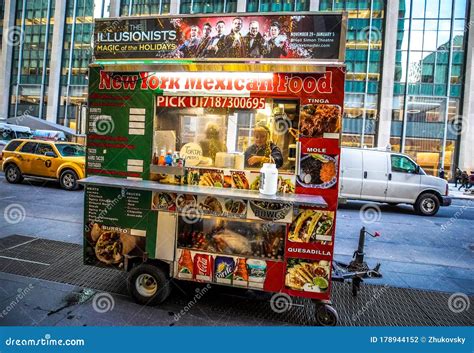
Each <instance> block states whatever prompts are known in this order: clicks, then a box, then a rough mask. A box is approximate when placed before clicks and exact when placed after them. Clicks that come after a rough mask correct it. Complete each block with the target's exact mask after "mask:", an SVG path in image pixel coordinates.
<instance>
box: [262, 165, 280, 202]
mask: <svg viewBox="0 0 474 353" xmlns="http://www.w3.org/2000/svg"><path fill="white" fill-rule="evenodd" d="M259 190H260V193H261V194H264V195H275V194H276V192H277V190H278V169H277V167H276V164H274V163H263V167H262V168H261V169H260V189H259Z"/></svg>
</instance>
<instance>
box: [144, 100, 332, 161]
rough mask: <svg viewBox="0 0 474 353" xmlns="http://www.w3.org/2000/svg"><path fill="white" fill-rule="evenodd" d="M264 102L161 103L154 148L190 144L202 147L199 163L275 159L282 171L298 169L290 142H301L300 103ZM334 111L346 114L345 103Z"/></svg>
mask: <svg viewBox="0 0 474 353" xmlns="http://www.w3.org/2000/svg"><path fill="white" fill-rule="evenodd" d="M261 103H264V104H262V105H261V106H260V108H259V109H230V108H229V109H227V108H189V109H175V108H160V109H161V110H160V119H157V120H156V121H155V129H156V132H155V141H154V152H153V153H154V154H156V155H158V156H159V153H160V150H161V149H162V148H165V149H166V150H169V149H171V150H176V151H180V150H181V149H182V148H183V146H185V145H188V146H194V147H193V148H197V149H198V150H201V151H202V152H201V153H199V154H200V155H201V156H202V157H200V158H199V159H198V160H197V163H196V166H197V167H203V168H205V167H217V168H231V169H232V168H235V169H244V168H245V169H260V168H261V166H262V163H264V162H267V161H269V160H270V159H273V160H274V161H275V164H276V165H277V167H278V168H279V169H280V170H294V167H295V160H294V158H292V157H291V156H292V155H293V153H294V152H295V151H294V148H293V147H290V146H293V145H294V144H295V143H296V136H297V131H298V122H299V119H298V116H299V114H300V113H299V105H298V103H297V101H293V100H285V101H279V100H278V101H277V100H272V99H266V100H265V101H262V102H261ZM261 103H259V104H261ZM335 108H336V107H335ZM334 112H335V114H336V115H337V116H340V110H339V108H337V109H335V111H334ZM307 114H313V115H312V116H314V117H315V118H316V117H317V116H319V115H318V114H317V112H316V111H312V112H308V113H307ZM338 114H339V115H338ZM336 115H335V116H336ZM337 119H338V118H336V120H337ZM312 133H313V134H314V133H317V132H314V131H313V132H312ZM197 145H198V146H199V147H196V146H197ZM188 164H189V163H188Z"/></svg>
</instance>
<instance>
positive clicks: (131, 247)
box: [85, 223, 145, 268]
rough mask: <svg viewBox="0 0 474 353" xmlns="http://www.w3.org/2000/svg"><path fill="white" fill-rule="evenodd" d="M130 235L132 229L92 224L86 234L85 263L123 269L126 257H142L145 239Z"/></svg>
mask: <svg viewBox="0 0 474 353" xmlns="http://www.w3.org/2000/svg"><path fill="white" fill-rule="evenodd" d="M130 233H131V230H130V229H120V228H118V227H114V226H107V225H105V224H99V223H91V224H90V225H89V227H88V231H87V233H86V240H87V242H86V248H85V262H86V263H89V264H91V265H94V264H98V265H112V266H114V267H117V268H123V263H124V260H125V256H142V255H143V253H144V251H145V237H142V236H134V235H131V234H130Z"/></svg>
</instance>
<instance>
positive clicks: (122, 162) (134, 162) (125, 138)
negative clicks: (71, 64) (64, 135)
mask: <svg viewBox="0 0 474 353" xmlns="http://www.w3.org/2000/svg"><path fill="white" fill-rule="evenodd" d="M112 80H113V79H112ZM90 82H91V84H90V86H89V114H88V119H87V150H86V169H87V170H86V171H87V175H89V176H91V175H102V176H112V177H119V178H129V179H144V178H146V177H147V176H148V174H149V173H148V170H149V165H150V160H151V156H150V151H151V148H152V135H153V115H154V110H153V102H154V100H153V96H152V95H151V94H150V93H149V92H146V91H144V92H142V93H141V94H139V95H131V94H130V93H126V92H127V89H124V90H122V89H111V90H109V91H107V92H106V93H105V92H103V91H104V90H103V87H101V83H100V80H99V71H98V70H97V69H94V68H91V70H90Z"/></svg>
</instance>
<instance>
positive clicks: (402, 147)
mask: <svg viewBox="0 0 474 353" xmlns="http://www.w3.org/2000/svg"><path fill="white" fill-rule="evenodd" d="M412 19H413V1H411V3H410V21H409V22H408V23H409V26H410V29H409V30H408V50H407V70H406V73H405V89H404V98H403V120H402V136H401V139H400V152H401V153H403V152H405V139H406V135H407V121H406V120H407V107H408V102H407V98H408V71H409V69H410V68H409V67H408V66H409V64H410V48H411V43H410V42H411V41H410V39H411V21H412Z"/></svg>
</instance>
